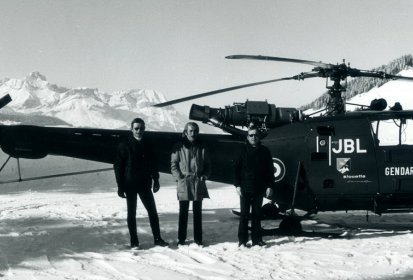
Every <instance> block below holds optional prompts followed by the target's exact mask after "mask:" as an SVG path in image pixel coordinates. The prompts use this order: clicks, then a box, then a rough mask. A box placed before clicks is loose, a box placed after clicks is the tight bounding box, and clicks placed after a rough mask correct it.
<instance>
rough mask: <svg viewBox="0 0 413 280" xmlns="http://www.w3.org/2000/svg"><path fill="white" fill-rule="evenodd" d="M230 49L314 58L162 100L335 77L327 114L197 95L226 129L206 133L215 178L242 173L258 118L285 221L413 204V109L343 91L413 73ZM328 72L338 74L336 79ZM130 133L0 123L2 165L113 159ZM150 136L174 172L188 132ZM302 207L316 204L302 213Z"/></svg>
mask: <svg viewBox="0 0 413 280" xmlns="http://www.w3.org/2000/svg"><path fill="white" fill-rule="evenodd" d="M226 58H227V59H249V60H264V61H276V62H288V63H299V64H307V65H312V66H313V67H314V68H313V69H312V70H311V71H310V72H302V73H300V74H298V75H294V76H290V77H284V78H278V79H272V80H267V81H262V82H255V83H249V84H243V85H238V86H233V87H228V88H223V89H219V90H214V91H209V92H205V93H201V94H196V95H192V96H187V97H183V98H179V99H175V100H171V101H167V102H164V103H160V104H156V105H154V106H155V107H165V106H169V105H173V104H177V103H180V102H186V101H190V100H193V99H197V98H201V97H205V96H211V95H215V94H220V93H224V92H228V91H232V90H237V89H241V88H246V87H252V86H258V85H261V84H267V83H274V82H281V81H286V80H305V79H309V78H315V77H319V78H325V79H326V80H327V83H326V84H327V86H326V87H327V89H328V96H329V100H328V102H327V104H326V108H325V109H323V110H321V111H319V112H317V113H319V114H318V115H306V114H304V113H303V112H302V111H301V110H299V109H296V108H286V107H276V106H275V105H274V104H269V103H268V102H267V101H249V100H247V101H246V102H239V103H234V104H233V105H230V106H226V107H225V108H213V107H210V106H205V105H197V104H193V105H192V106H191V109H190V112H189V119H191V120H195V121H200V122H203V123H206V124H209V125H212V126H214V127H217V128H219V129H221V130H222V131H223V132H226V134H222V133H221V134H201V135H200V138H201V140H202V141H203V142H204V143H205V145H206V146H207V147H208V148H209V150H210V154H211V162H213V164H212V170H211V176H210V178H209V180H211V181H217V182H222V183H227V184H232V183H233V175H232V174H233V164H234V162H235V157H236V155H237V154H238V153H239V151H240V150H241V148H242V147H243V145H245V137H246V130H245V128H246V127H248V126H249V125H250V124H254V125H255V126H258V127H259V129H260V131H261V134H262V135H263V138H262V139H261V142H262V144H263V145H265V146H266V147H268V148H269V150H270V151H271V154H272V157H273V158H272V159H273V164H274V176H275V181H274V186H273V190H274V192H273V193H274V195H273V197H271V198H270V200H271V203H272V204H271V205H272V206H274V207H275V208H276V211H278V210H280V211H286V210H289V211H288V214H286V215H285V216H283V220H282V222H281V223H280V229H283V230H286V231H289V232H291V231H292V232H297V231H300V230H301V221H302V220H303V219H305V218H306V217H309V216H310V215H313V214H317V213H318V212H319V211H342V210H345V211H349V210H368V211H372V212H374V213H376V214H382V213H389V212H394V211H397V212H409V211H411V209H413V162H412V157H413V143H406V141H404V140H405V139H404V137H403V136H404V134H405V133H406V131H408V128H407V127H408V124H409V123H411V122H412V121H413V111H411V110H402V108H396V106H395V108H394V109H393V110H390V111H385V110H384V109H386V107H387V102H386V101H385V100H373V101H372V103H371V104H370V106H364V107H362V109H361V110H357V111H352V112H350V111H346V103H345V101H344V98H343V96H342V93H343V92H345V90H346V84H347V83H346V81H347V78H348V77H352V78H353V77H373V78H379V79H392V80H396V79H400V80H408V81H413V78H412V77H405V76H401V75H392V74H387V73H385V72H383V71H367V70H359V69H356V68H351V67H350V66H349V65H347V64H346V63H345V62H343V63H340V64H328V63H323V62H316V61H310V60H301V59H292V58H283V57H273V56H261V55H232V56H227V57H226ZM328 81H331V82H332V84H331V85H328ZM344 81H345V83H343V82H344ZM10 101H11V99H10V97H7V96H6V97H3V98H2V99H1V100H0V106H1V107H2V106H4V105H5V104H7V103H8V102H10ZM323 112H324V113H323ZM389 125H392V126H393V129H394V130H392V132H393V133H392V135H393V138H394V139H390V140H389V139H387V138H386V137H387V135H388V134H387V133H384V132H386V131H388V127H389ZM129 133H130V131H127V130H110V129H93V128H62V127H39V126H29V125H0V146H1V149H2V150H3V152H5V153H6V154H8V155H9V158H8V159H7V161H6V162H5V163H4V164H3V166H2V167H1V168H0V172H1V170H2V169H3V168H4V166H5V165H6V164H7V162H8V160H9V159H10V158H16V159H17V160H18V159H19V158H29V159H40V158H44V157H46V156H47V155H59V156H66V157H74V158H79V159H87V160H92V161H98V162H104V163H110V164H113V162H114V159H115V155H116V147H117V146H118V144H119V143H120V142H121V141H122V140H123V139H124V138H125V137H127V136H128V135H129ZM412 133H413V131H412ZM145 137H147V138H148V139H149V140H150V141H151V142H152V143H153V145H154V147H155V148H156V150H157V154H158V159H159V171H160V172H162V173H170V153H171V151H172V147H173V145H174V143H176V142H177V141H179V140H180V139H181V133H176V132H154V131H147V132H146V134H145ZM102 151H104V152H102ZM0 174H1V173H0ZM22 180H24V179H22V178H21V177H20V172H19V179H18V180H15V181H22ZM0 183H1V182H0ZM264 206H265V205H264ZM271 209H272V208H271ZM295 209H299V210H302V211H304V212H305V213H306V214H305V215H304V216H298V215H297V214H296V212H295ZM286 213H287V212H286Z"/></svg>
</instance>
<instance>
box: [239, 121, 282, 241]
mask: <svg viewBox="0 0 413 280" xmlns="http://www.w3.org/2000/svg"><path fill="white" fill-rule="evenodd" d="M234 177H235V183H234V185H235V187H236V190H237V193H238V195H239V196H240V208H241V209H240V210H241V215H240V220H239V227H238V240H239V246H246V245H247V242H248V216H249V215H250V208H251V219H252V221H251V239H252V245H253V246H255V245H258V246H264V245H265V242H264V241H263V240H262V235H261V220H260V210H261V206H262V202H263V197H264V196H270V195H271V194H272V189H271V187H272V185H273V183H274V165H273V162H272V157H271V152H270V151H269V149H268V148H267V147H265V146H263V145H262V144H261V142H260V135H259V130H258V129H257V128H256V127H250V128H249V129H248V135H247V142H246V144H245V146H244V147H243V149H242V151H241V153H240V154H239V156H238V158H237V160H236V162H235V174H234Z"/></svg>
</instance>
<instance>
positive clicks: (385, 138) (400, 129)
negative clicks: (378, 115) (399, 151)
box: [371, 119, 413, 146]
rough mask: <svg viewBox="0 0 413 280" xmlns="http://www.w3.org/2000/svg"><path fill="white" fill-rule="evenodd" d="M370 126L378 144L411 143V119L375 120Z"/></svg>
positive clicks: (412, 121) (412, 139)
mask: <svg viewBox="0 0 413 280" xmlns="http://www.w3.org/2000/svg"><path fill="white" fill-rule="evenodd" d="M371 126H372V130H373V134H374V135H375V137H376V139H377V140H378V141H377V142H378V145H379V146H396V145H413V120H410V119H389V120H377V121H372V122H371Z"/></svg>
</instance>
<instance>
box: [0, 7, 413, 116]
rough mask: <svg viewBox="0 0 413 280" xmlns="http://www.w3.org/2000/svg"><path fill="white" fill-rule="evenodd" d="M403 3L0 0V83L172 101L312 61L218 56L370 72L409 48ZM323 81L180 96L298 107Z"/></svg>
mask: <svg viewBox="0 0 413 280" xmlns="http://www.w3.org/2000/svg"><path fill="white" fill-rule="evenodd" d="M412 10H413V2H412V1H410V0H394V1H387V0H371V1H370V0H365V1H358V0H349V1H331V0H329V1H328V0H312V1H305V0H302V1H299V0H295V1H280V0H259V1H247V0H226V1H222V0H209V1H201V0H179V1H178V0H168V1H159V0H134V1H132V0H116V1H115V0H113V1H110V0H72V1H68V0H37V1H31V0H1V1H0V34H1V35H0V36H1V40H0V79H3V78H6V77H8V78H24V77H25V76H27V75H28V74H29V73H30V72H33V71H39V72H40V73H42V74H43V75H45V76H46V77H47V79H48V81H49V82H50V83H53V84H57V85H59V86H65V87H73V88H74V87H88V88H98V89H99V90H101V91H104V92H109V93H110V92H113V91H117V90H125V89H153V90H156V91H160V92H161V93H162V94H164V95H165V96H166V97H167V99H169V100H171V99H175V98H179V97H184V96H188V95H193V94H198V93H202V92H206V91H211V90H216V89H220V88H225V87H230V86H235V85H239V84H245V83H251V82H257V81H263V80H269V79H275V78H281V77H290V76H293V75H296V74H299V73H301V72H307V71H311V69H312V66H311V65H306V64H292V63H284V62H264V61H252V60H228V59H225V56H228V55H234V54H249V55H268V56H279V57H287V58H297V59H304V60H313V61H322V62H325V63H333V64H335V63H341V62H342V61H343V59H345V60H346V62H350V65H351V67H355V68H359V69H365V70H368V69H371V68H374V67H378V66H380V65H383V64H387V63H388V62H390V61H392V60H394V59H396V58H398V57H400V56H402V55H405V54H412V53H413V51H412V47H413V36H411V35H412V32H411V26H413V17H412V16H411V11H412ZM325 83H326V81H325V80H324V79H320V78H313V79H309V80H305V81H287V82H279V83H272V84H267V85H261V86H257V87H253V88H245V89H242V90H238V91H234V92H227V93H224V94H220V95H218V96H212V97H208V98H202V99H198V100H195V101H193V102H185V103H182V104H179V105H176V106H175V107H176V108H177V109H178V110H180V111H181V112H183V113H186V112H189V108H190V106H191V104H192V103H196V104H201V105H210V106H212V107H214V106H215V107H223V106H226V105H231V104H232V103H233V102H245V101H246V100H247V99H249V100H268V102H269V103H274V104H276V106H281V107H297V106H301V105H304V104H306V103H308V102H310V101H312V100H314V99H315V98H316V97H318V96H319V95H321V94H322V93H323V92H324V91H325Z"/></svg>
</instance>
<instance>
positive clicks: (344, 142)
mask: <svg viewBox="0 0 413 280" xmlns="http://www.w3.org/2000/svg"><path fill="white" fill-rule="evenodd" d="M412 118H413V111H401V112H391V111H385V112H377V111H364V112H349V113H346V114H342V115H337V116H330V117H315V118H311V119H307V120H305V121H302V122H297V123H293V124H291V125H286V126H282V127H279V128H277V129H273V130H271V131H270V132H269V135H268V136H267V137H266V139H264V140H263V143H264V145H266V146H268V147H269V148H270V150H271V152H272V155H273V158H274V167H275V174H276V183H275V186H276V187H275V190H276V193H275V196H274V200H275V201H276V202H277V203H278V204H280V205H284V207H286V208H288V207H289V206H291V204H292V202H293V201H294V202H295V205H293V206H294V207H295V208H299V209H303V210H306V211H309V212H314V213H316V212H317V211H328V210H333V211H334V210H361V209H363V210H371V211H374V212H376V213H382V212H386V211H393V210H403V209H408V208H412V207H413V161H412V158H413V145H412V144H413V141H412V140H409V138H408V137H409V136H411V135H413V131H411V132H410V133H409V131H408V130H409V129H410V128H409V127H407V128H406V125H407V123H408V122H409V121H411V119H412ZM383 124H385V125H383ZM392 124H393V125H394V127H395V128H396V129H393V132H396V133H393V134H391V135H389V133H392V131H389V130H391V128H390V125H392ZM412 129H413V127H412ZM294 193H296V195H295V196H294Z"/></svg>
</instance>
